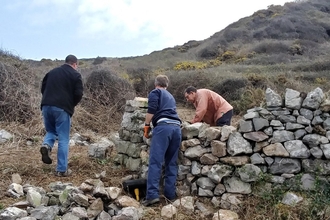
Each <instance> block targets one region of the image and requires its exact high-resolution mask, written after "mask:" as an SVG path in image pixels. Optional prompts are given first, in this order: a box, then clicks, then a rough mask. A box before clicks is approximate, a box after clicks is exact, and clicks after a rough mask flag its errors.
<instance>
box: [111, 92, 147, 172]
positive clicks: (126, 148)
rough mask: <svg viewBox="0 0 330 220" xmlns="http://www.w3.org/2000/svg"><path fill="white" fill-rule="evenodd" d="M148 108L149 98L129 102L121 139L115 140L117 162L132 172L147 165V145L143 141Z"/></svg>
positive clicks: (121, 130) (120, 131)
mask: <svg viewBox="0 0 330 220" xmlns="http://www.w3.org/2000/svg"><path fill="white" fill-rule="evenodd" d="M147 107H148V99H147V98H140V97H136V98H135V99H134V100H127V101H126V106H125V113H124V115H123V120H122V122H121V128H120V130H119V132H118V133H119V137H116V138H113V141H114V143H115V145H116V150H117V156H116V158H115V162H117V163H119V164H121V165H123V166H125V167H126V168H128V169H129V170H132V171H139V170H140V169H141V166H142V165H143V164H146V163H147V157H146V155H147V145H146V144H145V143H144V141H143V126H144V120H145V115H146V112H147Z"/></svg>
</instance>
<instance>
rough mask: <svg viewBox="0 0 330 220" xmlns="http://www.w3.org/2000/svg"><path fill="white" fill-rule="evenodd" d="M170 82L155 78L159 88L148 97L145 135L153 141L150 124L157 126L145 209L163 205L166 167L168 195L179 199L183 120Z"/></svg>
mask: <svg viewBox="0 0 330 220" xmlns="http://www.w3.org/2000/svg"><path fill="white" fill-rule="evenodd" d="M168 83H169V80H168V78H167V76H165V75H158V76H157V77H156V79H155V89H154V90H152V91H151V92H150V93H149V96H148V110H147V113H146V118H145V126H144V136H145V137H146V138H149V132H150V123H152V125H153V131H152V138H151V145H150V154H149V168H148V176H147V193H146V198H145V199H144V200H143V201H142V204H143V205H144V206H149V205H152V204H155V203H158V202H159V183H160V177H161V171H162V165H163V163H164V162H165V163H164V165H165V178H164V183H165V184H164V196H165V197H166V198H167V199H168V200H174V199H175V198H176V193H175V191H176V177H177V173H178V166H177V159H178V152H179V148H180V144H181V138H182V136H181V128H180V125H181V120H180V118H179V116H178V114H177V111H176V103H175V99H174V97H173V96H172V94H171V93H169V92H168V91H167V90H166V88H167V87H168Z"/></svg>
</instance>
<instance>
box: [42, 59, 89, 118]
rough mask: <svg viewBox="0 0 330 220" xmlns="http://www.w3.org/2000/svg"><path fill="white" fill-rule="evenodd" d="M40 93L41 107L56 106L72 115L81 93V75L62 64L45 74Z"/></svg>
mask: <svg viewBox="0 0 330 220" xmlns="http://www.w3.org/2000/svg"><path fill="white" fill-rule="evenodd" d="M41 93H42V100H41V106H43V105H51V106H56V107H59V108H62V109H64V110H65V111H66V112H68V113H69V114H70V115H72V114H73V112H74V107H75V106H76V105H77V104H78V103H79V101H80V100H81V97H82V93H83V88H82V82H81V75H80V73H78V72H77V71H76V70H75V69H74V68H72V67H71V66H70V65H68V64H63V65H62V66H60V67H57V68H55V69H53V70H51V71H50V72H48V73H47V74H46V76H45V78H44V80H43V82H42V88H41Z"/></svg>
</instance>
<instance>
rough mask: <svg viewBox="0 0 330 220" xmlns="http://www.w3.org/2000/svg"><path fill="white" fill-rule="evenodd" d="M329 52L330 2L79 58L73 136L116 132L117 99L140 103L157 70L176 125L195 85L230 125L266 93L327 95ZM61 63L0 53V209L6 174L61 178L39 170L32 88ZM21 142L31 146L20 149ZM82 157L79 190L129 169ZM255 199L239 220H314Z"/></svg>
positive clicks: (186, 113) (186, 114)
mask: <svg viewBox="0 0 330 220" xmlns="http://www.w3.org/2000/svg"><path fill="white" fill-rule="evenodd" d="M329 49H330V2H329V1H328V0H309V1H300V2H297V3H295V2H291V3H286V4H285V5H284V7H281V6H275V5H271V6H269V7H268V8H267V9H265V10H260V11H257V12H255V13H254V14H253V15H252V16H250V17H246V18H242V19H240V20H239V21H237V22H235V23H233V24H231V25H229V26H228V27H227V28H226V29H224V30H222V31H220V32H218V33H215V34H214V35H213V36H211V37H210V38H208V39H205V40H203V41H189V42H188V43H186V44H184V45H182V46H176V47H173V48H167V49H164V50H162V51H155V52H153V53H151V54H149V55H145V56H140V57H130V58H105V57H96V58H95V59H83V60H80V65H79V68H80V69H79V71H80V72H81V73H82V76H83V80H84V85H85V91H84V98H83V100H82V102H81V104H80V105H79V106H77V108H76V111H75V114H74V116H73V124H72V132H78V133H80V134H81V135H83V136H85V137H88V138H89V139H90V140H97V139H98V138H99V137H101V136H109V134H110V133H111V132H114V131H118V129H119V127H120V122H121V118H122V113H123V107H124V104H125V100H127V99H132V98H133V97H134V96H135V95H137V96H143V97H146V96H147V94H148V92H149V91H150V90H151V89H152V88H153V78H154V76H156V75H157V74H166V75H168V77H169V79H170V86H169V88H168V89H169V91H170V92H171V93H172V94H173V95H174V97H175V99H176V101H177V103H178V105H179V106H180V109H181V110H180V116H181V118H183V119H184V120H188V119H189V118H190V117H192V115H191V112H193V110H192V108H191V105H188V104H187V103H186V101H185V100H184V96H183V92H184V89H185V88H186V87H187V86H189V85H193V86H196V87H197V88H209V89H212V90H214V91H216V92H218V93H219V94H221V95H223V96H224V97H225V98H226V99H227V100H228V101H229V102H230V103H232V105H233V106H234V108H235V123H236V122H237V118H239V116H240V115H242V114H244V113H245V112H246V110H247V109H249V108H252V107H255V106H263V105H264V92H265V89H266V88H267V87H270V88H272V89H273V90H275V91H277V92H278V93H280V94H283V93H284V92H285V88H291V89H295V90H298V91H300V92H304V93H307V92H309V91H311V90H312V89H314V88H315V87H320V88H321V89H323V91H325V92H326V91H328V90H329V89H330V84H329V83H328V82H329V79H330V75H329V70H330V60H329V54H328V51H329ZM62 63H63V61H59V60H55V61H52V60H48V59H42V60H41V61H33V60H21V59H20V58H19V57H16V56H13V55H11V54H10V53H7V52H6V51H1V50H0V129H6V130H7V131H8V132H11V133H13V134H14V135H15V138H14V139H13V140H12V142H10V143H6V144H4V145H1V146H0V160H1V162H2V163H1V165H0V178H1V181H0V188H1V191H0V197H1V198H2V199H1V200H0V208H1V206H2V207H6V206H8V205H9V204H11V203H13V202H14V199H10V198H8V197H4V195H5V191H6V189H7V187H8V185H9V184H10V182H11V180H10V178H11V174H12V173H15V172H18V173H19V174H20V175H21V176H22V178H23V181H24V183H30V184H34V185H40V186H42V187H45V188H47V185H48V184H49V183H50V182H52V181H56V180H59V179H57V178H55V177H53V175H51V172H52V170H53V169H54V167H52V166H46V165H43V164H42V163H41V161H40V158H39V152H38V150H39V146H40V144H41V141H42V136H43V134H44V129H43V125H42V119H41V112H40V106H39V105H40V98H41V95H40V92H39V91H40V83H41V79H42V77H43V76H44V74H45V73H46V72H47V71H49V70H50V69H52V68H54V67H56V66H58V65H60V64H62ZM235 123H234V125H235ZM27 141H31V142H32V145H31V146H27V145H26V142H27ZM86 151H87V150H86V147H82V146H76V147H73V148H71V153H70V155H71V157H70V159H69V163H70V164H69V165H70V167H72V168H73V170H74V171H75V174H74V175H73V177H72V178H70V182H73V184H75V185H79V184H80V183H82V182H83V181H84V180H85V179H88V178H90V177H93V176H94V174H95V173H98V172H101V171H103V170H106V171H107V175H108V176H111V179H110V178H109V179H107V180H106V181H105V182H106V183H107V184H109V185H115V186H119V185H120V180H121V178H122V177H123V176H125V175H127V174H128V173H129V172H128V171H126V170H124V169H120V168H118V167H116V166H114V165H113V164H112V162H111V158H109V160H106V161H97V160H92V159H90V158H87V156H86V155H87V153H86ZM55 153H56V152H54V154H55ZM271 198H273V199H276V198H277V197H275V196H274V195H273V197H271ZM262 199H266V198H263V197H262V198H261V197H258V196H251V197H249V198H248V199H247V203H246V205H245V206H244V208H243V209H242V210H241V213H240V215H241V217H242V219H302V218H300V217H306V216H307V217H306V218H305V219H319V216H317V215H315V216H316V217H315V218H313V217H312V216H309V215H307V214H306V213H304V212H303V211H302V210H301V209H298V211H297V210H294V209H291V210H289V211H290V212H289V214H288V210H286V209H284V208H283V207H279V206H278V204H277V203H271V202H270V200H262ZM15 201H16V200H15ZM259 201H262V202H261V203H260V202H259ZM263 202H265V203H263ZM261 204H264V205H267V207H266V206H264V207H261V206H260V205H261ZM258 205H259V206H258ZM256 206H258V208H260V209H255V207H256ZM157 211H158V214H156V215H159V210H158V209H156V210H155V213H157ZM291 212H292V213H291ZM266 216H267V217H266ZM184 218H185V219H189V218H188V217H187V216H185V215H183V217H182V219H184Z"/></svg>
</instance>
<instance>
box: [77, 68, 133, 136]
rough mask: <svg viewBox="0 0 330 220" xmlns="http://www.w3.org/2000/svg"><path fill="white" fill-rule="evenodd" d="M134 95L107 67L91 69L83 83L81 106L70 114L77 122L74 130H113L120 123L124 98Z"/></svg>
mask: <svg viewBox="0 0 330 220" xmlns="http://www.w3.org/2000/svg"><path fill="white" fill-rule="evenodd" d="M134 97H135V92H134V90H133V88H132V86H131V84H130V83H129V82H128V81H127V80H125V79H123V78H120V77H118V76H117V75H115V74H113V73H111V72H110V71H107V70H100V71H94V72H92V73H91V74H90V75H89V77H88V78H87V79H86V82H85V84H84V96H83V99H82V101H81V105H78V106H77V108H76V113H75V114H74V116H73V117H74V118H75V120H76V121H78V124H76V125H75V127H74V130H76V131H80V130H84V129H89V130H92V131H94V132H99V133H106V132H109V131H110V130H113V129H114V125H117V124H118V123H119V122H120V119H121V117H122V114H123V111H124V108H125V103H126V100H130V99H133V98H134Z"/></svg>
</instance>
